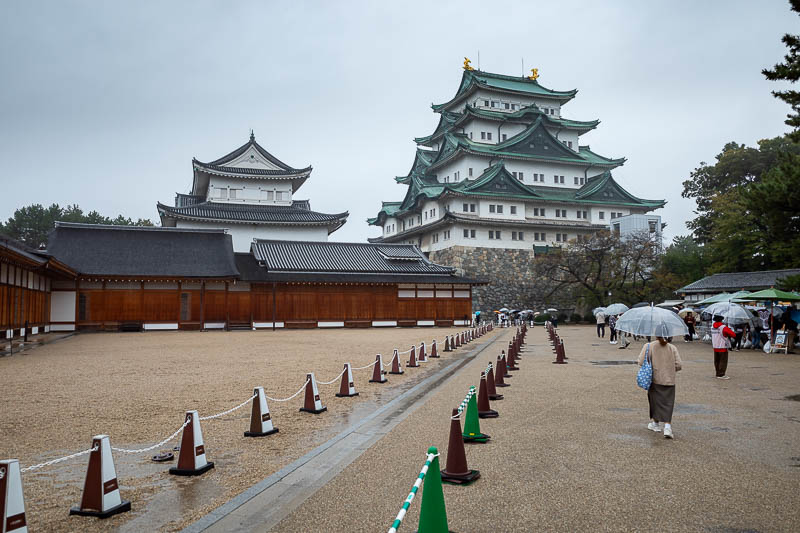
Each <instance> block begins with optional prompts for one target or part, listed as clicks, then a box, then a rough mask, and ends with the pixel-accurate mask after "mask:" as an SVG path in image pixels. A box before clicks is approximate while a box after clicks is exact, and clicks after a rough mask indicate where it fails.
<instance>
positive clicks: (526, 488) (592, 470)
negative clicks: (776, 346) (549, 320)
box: [272, 326, 800, 533]
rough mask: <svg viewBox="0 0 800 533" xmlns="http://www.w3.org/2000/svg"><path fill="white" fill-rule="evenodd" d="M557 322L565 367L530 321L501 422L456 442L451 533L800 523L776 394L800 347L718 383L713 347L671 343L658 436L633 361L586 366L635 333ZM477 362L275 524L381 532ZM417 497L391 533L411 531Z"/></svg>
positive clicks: (760, 357)
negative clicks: (462, 470)
mask: <svg viewBox="0 0 800 533" xmlns="http://www.w3.org/2000/svg"><path fill="white" fill-rule="evenodd" d="M559 331H560V333H561V335H562V336H563V338H564V340H565V344H566V347H567V355H568V357H569V364H567V365H553V364H551V361H552V360H553V359H554V356H553V355H552V353H551V351H550V348H549V345H548V344H547V341H546V336H545V332H544V330H543V329H542V328H535V329H533V330H532V331H531V332H530V333H529V335H528V345H527V346H526V348H525V351H524V353H523V356H522V357H523V359H522V361H521V362H520V365H519V366H520V370H519V371H517V372H514V373H513V374H514V377H513V378H511V379H510V380H508V382H509V383H511V384H512V386H511V387H507V388H505V389H502V390H500V391H499V392H501V393H502V394H505V399H504V400H501V401H496V402H492V408H494V409H496V410H497V411H499V413H500V417H499V418H497V419H489V420H482V421H481V429H482V431H483V432H485V433H488V434H490V435H491V436H492V437H493V438H492V440H491V441H490V442H489V443H487V444H473V445H467V459H468V461H469V466H470V467H471V468H477V469H479V470H480V471H481V479H479V480H478V481H477V482H475V483H474V484H472V485H471V486H467V487H463V486H450V485H445V486H444V495H445V501H446V507H447V514H448V518H449V526H450V529H451V530H454V531H462V532H468V531H652V530H672V531H711V532H720V533H721V532H745V531H754V532H755V531H758V532H766V531H798V530H800V506H798V504H797V503H798V501H799V500H798V487H800V478H799V477H798V476H800V449H799V447H800V444H798V443H800V403H798V402H797V401H792V400H790V399H787V397H790V396H792V395H797V394H799V393H800V379H799V378H800V357H798V356H797V355H788V356H787V355H765V354H764V353H763V352H752V351H741V352H732V353H731V358H730V364H729V369H728V373H729V375H731V376H732V379H731V380H729V381H722V380H717V379H715V378H714V377H713V376H714V372H713V362H712V353H711V347H710V345H708V344H701V343H698V342H695V343H691V344H686V343H683V342H682V341H680V340H678V342H677V343H676V346H677V347H678V349H679V351H680V353H681V355H682V358H683V360H684V368H683V371H681V372H680V373H679V374H678V385H677V387H678V388H677V398H676V409H675V414H674V417H673V427H674V430H675V437H676V438H675V439H674V440H667V439H664V438H663V437H662V436H661V435H660V434H655V433H653V432H651V431H648V430H647V429H646V428H645V425H646V423H647V421H648V420H647V399H646V394H645V393H644V391H641V390H640V389H637V387H636V385H635V373H636V368H637V367H636V366H634V365H629V364H617V365H614V364H601V365H597V364H593V363H592V362H593V361H596V362H599V361H603V362H608V361H620V360H628V361H629V360H632V359H634V358H635V357H636V356H637V355H638V353H639V350H640V348H641V343H634V345H633V346H632V347H631V348H629V349H628V350H618V349H617V346H611V345H609V344H608V342H607V340H605V341H601V340H600V339H597V337H596V336H595V333H594V327H593V326H591V327H590V326H572V327H570V326H562V327H561V328H559ZM510 334H511V333H510V331H502V330H501V335H502V336H504V337H510ZM502 344H507V340H505V339H504V342H503V343H502ZM499 345H500V343H498V349H499ZM496 351H497V350H495V351H494V353H492V355H496ZM487 352H488V351H487ZM488 360H489V354H488V353H485V354H484V355H482V356H480V357H479V358H477V359H476V360H475V361H474V362H472V363H470V364H469V365H467V366H466V367H464V369H462V370H461V371H460V372H459V373H458V374H457V375H456V376H454V377H453V378H452V379H451V380H450V381H448V382H447V383H446V384H445V385H444V386H442V387H441V389H440V390H439V391H437V392H436V393H435V394H434V395H433V396H432V397H430V399H429V400H428V401H427V402H426V404H425V405H423V406H422V407H421V408H420V409H418V410H417V411H416V412H414V413H413V414H412V415H411V416H409V417H408V418H406V419H405V420H404V421H403V422H401V423H400V424H399V425H398V426H396V427H395V428H394V429H393V430H392V431H391V432H389V433H388V434H387V435H386V437H384V438H383V439H382V440H380V441H379V442H378V443H377V444H376V445H374V446H373V447H372V448H370V449H369V450H367V451H366V452H365V453H364V454H363V455H362V456H361V457H360V458H359V459H357V460H356V461H355V462H354V463H352V464H351V465H350V466H349V467H347V468H346V469H345V470H344V471H343V472H342V473H341V474H339V475H338V476H337V477H335V478H334V479H333V480H332V481H331V482H330V483H328V484H327V485H326V486H325V487H323V488H322V489H321V490H319V491H318V492H317V493H316V494H314V495H313V496H312V497H311V498H309V499H308V500H306V502H304V503H303V504H302V505H301V506H300V507H299V508H298V509H297V510H296V511H295V512H294V513H293V514H291V515H290V516H289V517H287V518H286V519H285V520H284V521H282V522H281V523H280V524H279V525H278V526H277V527H275V528H273V530H272V531H278V532H309V531H348V532H357V531H380V530H386V529H388V527H389V526H390V525H391V523H392V520H393V519H394V517H395V515H396V514H397V512H398V510H399V509H400V506H401V505H402V503H403V501H404V499H405V498H406V496H407V495H408V492H409V490H410V488H411V486H412V484H413V482H414V479H415V477H416V475H417V473H418V472H419V469H420V468H421V466H422V464H423V462H424V458H425V451H426V449H427V447H428V446H430V445H435V446H438V447H439V449H440V452H441V453H442V457H441V460H442V465H444V464H445V461H446V455H447V450H446V446H447V438H448V431H449V420H448V419H449V414H450V410H451V409H452V408H453V407H455V406H456V405H457V404H458V402H459V401H460V400H461V399H462V398H463V396H464V394H465V393H466V390H467V388H468V386H469V385H472V384H475V385H477V383H478V377H479V372H480V370H481V369H482V368H483V367H484V366H485V364H486V362H487V361H488ZM421 496H422V497H424V490H423V491H422V493H421ZM420 503H421V498H420V496H419V495H418V496H417V498H416V499H415V500H414V503H413V504H412V506H411V509H410V511H409V514H408V515H407V517H406V519H405V521H404V523H403V526H402V527H401V532H402V531H414V530H415V528H416V527H417V522H418V518H419V509H420Z"/></svg>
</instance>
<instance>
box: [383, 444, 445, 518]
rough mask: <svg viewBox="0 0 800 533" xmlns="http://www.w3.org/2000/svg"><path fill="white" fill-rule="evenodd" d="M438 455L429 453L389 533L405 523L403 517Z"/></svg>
mask: <svg viewBox="0 0 800 533" xmlns="http://www.w3.org/2000/svg"><path fill="white" fill-rule="evenodd" d="M437 457H439V454H438V453H429V454H428V455H427V456H426V457H425V465H424V466H423V467H422V470H420V472H419V475H418V476H417V480H416V481H415V482H414V486H413V487H411V492H409V493H408V496H407V497H406V501H404V502H403V507H401V508H400V512H399V513H397V518H395V519H394V522H393V523H392V527H390V528H389V533H397V528H399V527H400V524H402V523H403V518H405V516H406V512H408V508H409V507H411V502H412V501H414V496H416V495H417V491H419V488H420V487H421V486H422V480H424V479H425V474H427V473H428V467H429V466H431V463H432V462H433V460H434V459H436V458H437Z"/></svg>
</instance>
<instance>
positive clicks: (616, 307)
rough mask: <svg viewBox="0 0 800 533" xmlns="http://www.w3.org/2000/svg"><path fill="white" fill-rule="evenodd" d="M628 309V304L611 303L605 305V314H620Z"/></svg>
mask: <svg viewBox="0 0 800 533" xmlns="http://www.w3.org/2000/svg"><path fill="white" fill-rule="evenodd" d="M627 310H628V306H627V305H625V304H619V303H618V304H611V305H609V306H608V307H606V314H607V315H621V314H622V313H624V312H625V311H627Z"/></svg>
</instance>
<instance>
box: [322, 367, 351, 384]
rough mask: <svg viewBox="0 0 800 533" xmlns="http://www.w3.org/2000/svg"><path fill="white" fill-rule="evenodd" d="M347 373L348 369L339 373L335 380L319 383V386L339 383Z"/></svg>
mask: <svg viewBox="0 0 800 533" xmlns="http://www.w3.org/2000/svg"><path fill="white" fill-rule="evenodd" d="M345 372H347V369H346V368H345V369H344V370H342V371H341V372H339V375H338V376H336V377H335V378H333V379H332V380H330V381H317V385H330V384H331V383H333V382H334V381H339V378H340V377H342V375H343V374H344V373H345Z"/></svg>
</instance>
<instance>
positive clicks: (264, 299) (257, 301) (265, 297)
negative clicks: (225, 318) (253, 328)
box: [250, 288, 272, 322]
mask: <svg viewBox="0 0 800 533" xmlns="http://www.w3.org/2000/svg"><path fill="white" fill-rule="evenodd" d="M250 305H251V306H252V309H253V321H254V322H272V289H271V288H270V290H269V291H268V292H267V291H263V290H260V289H256V290H255V291H253V292H251V293H250Z"/></svg>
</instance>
